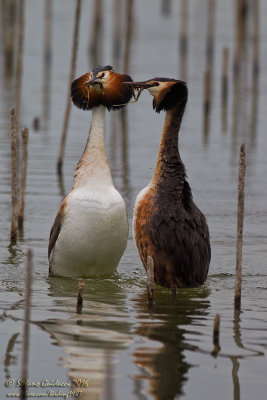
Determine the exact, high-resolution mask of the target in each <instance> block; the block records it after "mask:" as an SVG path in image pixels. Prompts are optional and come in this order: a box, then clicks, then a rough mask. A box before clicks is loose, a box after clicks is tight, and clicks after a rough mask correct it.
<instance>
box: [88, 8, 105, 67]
mask: <svg viewBox="0 0 267 400" xmlns="http://www.w3.org/2000/svg"><path fill="white" fill-rule="evenodd" d="M102 16H103V2H102V0H95V1H94V13H93V21H92V32H91V33H90V45H89V55H90V58H91V60H90V61H91V62H89V65H93V66H96V65H98V64H99V63H100V58H101V52H102Z"/></svg>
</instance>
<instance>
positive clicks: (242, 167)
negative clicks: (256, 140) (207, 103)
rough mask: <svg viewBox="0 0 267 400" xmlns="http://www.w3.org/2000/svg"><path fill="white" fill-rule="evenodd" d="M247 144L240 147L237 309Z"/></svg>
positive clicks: (236, 307)
mask: <svg viewBox="0 0 267 400" xmlns="http://www.w3.org/2000/svg"><path fill="white" fill-rule="evenodd" d="M245 156H246V153H245V143H243V144H242V145H241V146H240V155H239V178H238V207H237V237H236V279H235V299H234V302H235V309H236V310H240V307H241V286H242V245H243V220H244V199H245V193H244V192H245V191H244V189H245V170H246V159H245Z"/></svg>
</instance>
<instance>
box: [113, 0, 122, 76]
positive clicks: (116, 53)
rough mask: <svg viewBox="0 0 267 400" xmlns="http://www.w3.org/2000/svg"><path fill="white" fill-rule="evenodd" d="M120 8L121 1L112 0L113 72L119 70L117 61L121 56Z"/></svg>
mask: <svg viewBox="0 0 267 400" xmlns="http://www.w3.org/2000/svg"><path fill="white" fill-rule="evenodd" d="M121 6H122V4H121V0H114V2H113V40H112V41H113V44H112V54H113V57H112V58H113V65H114V69H115V70H117V69H118V68H119V61H120V56H121Z"/></svg>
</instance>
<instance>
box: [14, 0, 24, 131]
mask: <svg viewBox="0 0 267 400" xmlns="http://www.w3.org/2000/svg"><path fill="white" fill-rule="evenodd" d="M18 9H19V16H18V21H19V28H18V44H17V57H16V60H17V61H16V72H15V93H16V97H15V102H16V103H15V109H16V118H17V129H19V126H20V100H21V81H22V69H23V40H24V0H20V2H19V6H18Z"/></svg>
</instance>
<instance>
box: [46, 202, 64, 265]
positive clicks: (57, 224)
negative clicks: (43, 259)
mask: <svg viewBox="0 0 267 400" xmlns="http://www.w3.org/2000/svg"><path fill="white" fill-rule="evenodd" d="M66 205H67V204H66V200H63V202H62V203H61V206H60V207H59V210H58V213H57V216H56V218H55V221H54V224H53V226H52V228H51V231H50V236H49V243H48V259H49V258H50V254H51V252H52V250H53V248H54V247H55V244H56V241H57V238H58V235H59V232H60V230H61V226H62V221H63V218H64V214H65V208H66ZM49 270H50V267H49Z"/></svg>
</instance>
